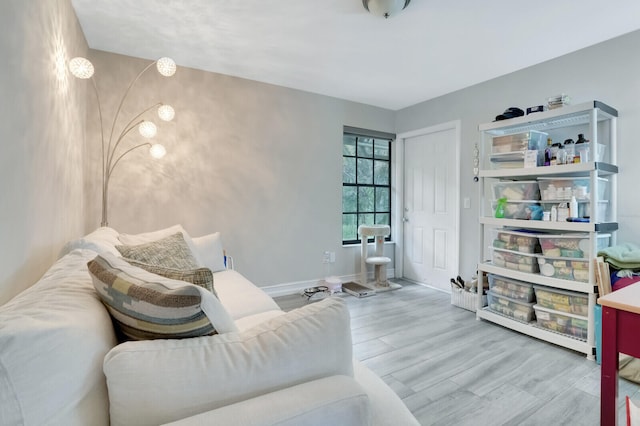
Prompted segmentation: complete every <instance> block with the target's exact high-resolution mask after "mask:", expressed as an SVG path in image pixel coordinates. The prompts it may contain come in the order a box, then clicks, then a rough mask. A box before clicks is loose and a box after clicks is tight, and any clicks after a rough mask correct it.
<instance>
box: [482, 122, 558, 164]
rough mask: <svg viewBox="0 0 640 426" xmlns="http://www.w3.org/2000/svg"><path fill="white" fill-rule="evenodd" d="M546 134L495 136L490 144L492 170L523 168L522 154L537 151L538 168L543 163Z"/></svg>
mask: <svg viewBox="0 0 640 426" xmlns="http://www.w3.org/2000/svg"><path fill="white" fill-rule="evenodd" d="M547 136H549V135H548V134H547V133H543V132H537V131H535V130H531V131H529V132H524V133H518V134H514V135H507V136H496V137H494V138H493V141H492V144H491V157H490V159H491V165H492V167H493V168H494V169H510V168H522V167H524V153H525V151H527V150H534V149H535V150H537V151H538V159H537V160H538V161H537V162H538V166H542V165H543V163H544V147H545V146H546V144H547Z"/></svg>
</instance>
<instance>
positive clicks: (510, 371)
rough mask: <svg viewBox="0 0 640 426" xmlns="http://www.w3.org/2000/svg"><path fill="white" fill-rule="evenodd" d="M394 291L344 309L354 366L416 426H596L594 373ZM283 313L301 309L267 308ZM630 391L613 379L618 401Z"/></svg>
mask: <svg viewBox="0 0 640 426" xmlns="http://www.w3.org/2000/svg"><path fill="white" fill-rule="evenodd" d="M396 281H398V282H400V283H401V284H402V285H403V288H402V289H400V290H396V291H391V292H387V293H379V294H377V295H376V296H372V297H368V298H363V299H358V298H355V297H352V296H349V295H343V296H342V297H343V298H344V300H345V301H346V302H347V305H348V306H349V311H350V314H351V329H352V336H353V352H354V356H355V357H356V358H358V359H359V360H360V361H362V363H363V364H365V365H366V366H368V367H369V368H370V369H372V370H373V371H374V372H375V373H376V374H378V375H379V376H380V377H382V378H383V380H384V381H385V382H386V383H387V384H389V386H390V387H391V388H392V389H393V390H394V391H395V392H396V393H397V394H398V395H399V396H400V397H401V398H402V399H403V401H404V402H405V404H406V405H407V407H409V409H410V410H411V412H412V413H413V414H414V415H415V416H416V418H417V419H418V421H419V422H420V423H421V424H422V425H544V426H551V425H572V426H574V425H598V424H599V420H600V366H599V365H597V364H596V363H595V362H593V361H589V360H587V359H586V357H584V356H583V355H581V354H579V353H577V352H573V351H570V350H567V349H564V348H561V347H559V346H555V345H552V344H550V343H546V342H542V341H540V340H537V339H534V338H532V337H528V336H525V335H522V334H520V333H517V332H514V331H512V330H509V329H506V328H503V327H501V326H498V325H495V324H493V323H490V322H487V321H477V320H476V318H475V314H474V313H472V312H469V311H466V310H464V309H461V308H458V307H455V306H452V305H451V304H450V296H449V295H448V294H446V293H443V292H440V291H436V290H433V289H430V288H427V287H424V286H420V285H417V284H412V283H409V282H407V281H402V280H396ZM275 300H276V302H277V303H278V304H279V305H280V307H281V308H282V309H284V310H291V309H294V308H298V307H300V306H303V305H305V304H306V303H308V302H307V301H306V299H305V298H303V297H301V296H299V295H290V296H283V297H279V298H276V299H275ZM625 395H629V396H631V397H632V398H633V399H635V400H640V386H638V385H636V384H635V383H631V382H628V381H625V380H623V379H620V381H619V387H618V403H619V407H620V408H619V414H618V424H619V425H624V424H626V422H625V412H624V396H625Z"/></svg>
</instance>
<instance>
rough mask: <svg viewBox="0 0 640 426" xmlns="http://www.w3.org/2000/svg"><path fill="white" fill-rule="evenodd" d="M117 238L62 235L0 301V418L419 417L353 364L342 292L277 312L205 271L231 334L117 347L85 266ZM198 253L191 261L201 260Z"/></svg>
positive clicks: (302, 420)
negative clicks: (58, 248)
mask: <svg viewBox="0 0 640 426" xmlns="http://www.w3.org/2000/svg"><path fill="white" fill-rule="evenodd" d="M185 234H186V233H185ZM119 237H121V235H119V234H118V232H117V231H115V230H113V229H111V228H99V229H98V230H96V231H95V232H93V233H91V234H89V235H87V236H86V237H84V238H82V239H79V240H77V241H73V242H70V243H69V244H68V245H67V247H66V249H65V250H64V254H63V255H62V257H61V258H60V259H59V260H58V261H57V262H56V263H55V264H54V265H53V266H52V267H51V268H50V269H49V270H48V271H47V272H46V273H45V275H44V276H43V277H42V278H41V279H40V280H39V281H38V282H37V283H36V284H34V285H33V286H32V287H30V288H29V289H27V290H26V291H24V292H22V293H21V294H19V295H18V296H16V297H15V298H14V299H12V300H11V301H9V302H8V303H6V304H5V305H3V306H1V307H0V424H2V425H43V424H54V425H83V426H84V425H107V424H113V425H158V424H169V423H170V424H175V425H203V424H211V425H274V424H277V425H417V424H418V422H417V421H416V419H415V418H414V417H413V416H412V415H411V413H410V412H409V410H408V409H407V408H406V407H405V405H404V404H403V403H402V401H401V400H400V399H399V398H398V396H397V395H396V394H395V393H394V392H393V391H392V390H391V389H390V388H389V387H388V386H387V385H386V384H385V383H384V382H383V381H382V380H381V379H380V378H378V377H377V376H376V375H375V374H373V373H372V372H371V371H370V370H368V369H367V368H366V367H364V366H363V365H361V364H360V363H359V362H358V361H355V360H353V357H352V346H351V331H350V325H349V313H348V309H347V307H346V305H345V304H344V302H343V301H342V300H341V299H337V298H331V299H326V300H323V301H321V302H317V303H313V304H309V305H307V306H305V307H303V308H301V309H297V310H294V311H291V312H288V313H285V312H283V311H281V310H280V309H279V308H278V306H277V304H276V303H275V302H274V301H273V300H272V299H271V298H270V297H269V296H268V295H267V294H266V293H264V292H263V291H262V290H261V289H259V288H258V287H256V286H255V285H253V284H252V283H251V282H249V281H248V280H247V279H246V278H244V277H243V276H242V275H241V274H239V273H238V272H237V271H234V270H228V269H227V270H220V271H218V272H215V273H214V286H215V291H216V293H217V296H218V299H219V300H220V302H221V303H222V306H224V309H226V311H227V312H228V314H229V315H230V317H231V318H232V319H233V322H234V324H235V328H236V330H235V331H231V332H226V333H222V332H221V333H220V334H216V335H213V336H205V337H195V338H186V339H157V340H144V341H128V342H124V343H119V342H118V340H117V338H116V334H115V332H114V326H113V323H112V319H111V317H110V315H109V313H108V311H107V309H106V308H105V307H104V305H103V304H102V303H101V301H100V299H99V297H98V294H97V292H96V290H95V288H94V285H93V283H92V279H91V276H90V274H89V272H88V270H87V263H88V262H89V261H91V260H92V259H94V258H95V257H96V256H97V255H98V254H99V253H103V252H109V253H112V254H117V253H118V252H117V250H115V246H116V245H118V244H121V243H122V242H121V239H119ZM185 238H188V236H186V237H185ZM205 240H206V239H205ZM193 241H197V239H193ZM193 241H191V243H192V242H193ZM201 242H202V241H201ZM209 242H210V241H209ZM190 247H193V250H194V251H195V252H198V250H201V251H202V250H210V248H211V245H208V246H207V245H206V244H205V245H203V244H192V245H191V246H190ZM207 255H210V253H204V252H200V253H199V255H198V256H196V258H198V259H199V261H201V262H203V264H204V265H205V266H206V264H207V263H208V262H206V261H202V259H205V258H206V257H207ZM215 261H216V262H217V261H218V259H216V260H215ZM209 263H210V262H209Z"/></svg>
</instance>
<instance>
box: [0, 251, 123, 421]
mask: <svg viewBox="0 0 640 426" xmlns="http://www.w3.org/2000/svg"><path fill="white" fill-rule="evenodd" d="M95 256H96V253H95V252H94V251H92V250H80V249H78V250H73V251H71V252H70V253H69V254H67V255H66V256H64V257H62V258H61V259H60V260H58V261H57V262H56V263H55V264H54V265H52V266H51V268H49V270H48V271H47V272H46V273H45V274H44V276H43V277H42V278H41V279H40V280H39V281H38V282H37V283H35V284H34V285H33V286H31V287H30V288H28V289H27V290H25V291H23V292H22V293H20V294H19V295H17V296H16V297H14V298H13V299H12V300H10V301H9V302H7V303H6V304H4V305H3V306H1V307H0V424H2V425H43V424H52V425H53V424H55V425H88V424H91V425H108V424H109V406H108V396H107V386H106V381H105V378H104V374H103V373H102V369H101V368H102V362H103V360H104V356H105V354H106V353H107V352H108V351H109V350H110V349H111V348H112V347H113V346H115V345H116V344H117V340H116V337H115V333H114V330H113V325H112V322H111V318H110V317H109V314H108V313H107V310H106V309H104V307H103V305H102V303H101V302H100V299H99V298H98V295H97V294H96V291H95V289H94V288H93V285H92V283H91V278H90V277H89V273H88V272H87V268H86V264H87V262H88V261H89V260H90V259H92V258H94V257H95Z"/></svg>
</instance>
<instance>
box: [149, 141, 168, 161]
mask: <svg viewBox="0 0 640 426" xmlns="http://www.w3.org/2000/svg"><path fill="white" fill-rule="evenodd" d="M166 153H167V150H166V149H165V148H164V146H162V145H160V144H159V143H155V144H153V145H151V148H149V154H151V156H152V157H153V158H162V157H164V156H165V154H166Z"/></svg>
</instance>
